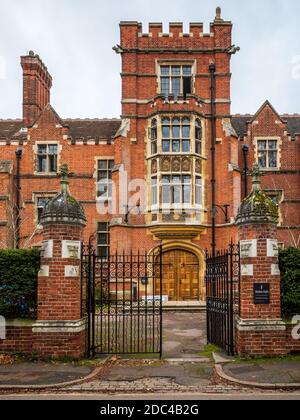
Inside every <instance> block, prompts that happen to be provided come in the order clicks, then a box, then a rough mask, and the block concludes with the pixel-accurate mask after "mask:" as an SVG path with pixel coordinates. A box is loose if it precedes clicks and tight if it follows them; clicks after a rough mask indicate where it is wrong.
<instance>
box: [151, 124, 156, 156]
mask: <svg viewBox="0 0 300 420" xmlns="http://www.w3.org/2000/svg"><path fill="white" fill-rule="evenodd" d="M150 139H151V154H152V155H155V154H156V153H157V120H156V119H155V118H154V119H153V120H152V121H151V129H150Z"/></svg>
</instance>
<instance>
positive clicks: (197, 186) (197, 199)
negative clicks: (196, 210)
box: [195, 176, 202, 206]
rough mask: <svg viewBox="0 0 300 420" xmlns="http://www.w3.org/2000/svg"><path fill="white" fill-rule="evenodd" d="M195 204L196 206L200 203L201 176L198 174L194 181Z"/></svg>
mask: <svg viewBox="0 0 300 420" xmlns="http://www.w3.org/2000/svg"><path fill="white" fill-rule="evenodd" d="M195 204H196V205H197V206H201V205H202V178H201V177H200V176H196V182H195Z"/></svg>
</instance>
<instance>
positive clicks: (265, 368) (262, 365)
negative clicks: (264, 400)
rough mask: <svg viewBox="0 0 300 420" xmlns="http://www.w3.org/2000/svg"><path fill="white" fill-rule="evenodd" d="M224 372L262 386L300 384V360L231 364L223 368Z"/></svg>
mask: <svg viewBox="0 0 300 420" xmlns="http://www.w3.org/2000/svg"><path fill="white" fill-rule="evenodd" d="M223 370H224V372H225V373H226V374H227V375H229V376H231V377H233V378H235V379H239V380H241V381H249V382H257V383H260V384H264V383H269V384H287V385H288V384H291V383H293V384H295V383H299V384H300V357H299V360H273V361H272V360H271V359H270V360H264V361H263V362H260V361H259V360H258V361H254V362H241V363H230V364H226V365H224V366H223Z"/></svg>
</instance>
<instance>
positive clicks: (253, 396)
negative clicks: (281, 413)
mask: <svg viewBox="0 0 300 420" xmlns="http://www.w3.org/2000/svg"><path fill="white" fill-rule="evenodd" d="M145 399H146V400H147V401H159V400H162V401H178V400H183V401H188V400H193V401H195V400H196V401H205V400H208V401H210V400H211V401H214V400H227V401H228V400H252V401H254V400H271V401H276V400H282V401H284V400H285V401H293V400H296V401H299V400H300V393H299V392H295V393H285V392H284V393H270V394H268V393H254V392H253V393H249V394H240V395H237V394H226V395H219V394H218V395H214V394H178V393H176V394H168V395H166V394H147V395H135V394H130V395H121V394H118V395H101V394H99V393H98V394H82V393H81V394H68V395H63V394H39V395H36V394H15V395H0V401H1V400H2V401H4V400H6V401H7V400H12V401H15V400H37V401H38V400H47V401H55V400H71V401H72V400H73V401H74V400H75V401H76V400H79V401H84V400H91V401H97V400H98V401H120V400H121V401H143V400H145Z"/></svg>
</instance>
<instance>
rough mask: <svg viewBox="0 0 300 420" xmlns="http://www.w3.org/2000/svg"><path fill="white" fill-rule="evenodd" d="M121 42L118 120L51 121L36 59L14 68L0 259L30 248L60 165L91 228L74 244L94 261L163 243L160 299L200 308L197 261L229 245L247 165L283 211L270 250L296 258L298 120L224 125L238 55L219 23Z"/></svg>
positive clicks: (129, 27) (263, 118)
mask: <svg viewBox="0 0 300 420" xmlns="http://www.w3.org/2000/svg"><path fill="white" fill-rule="evenodd" d="M120 29H121V41H120V45H118V46H117V47H115V51H116V52H117V53H119V54H120V57H121V59H122V73H121V75H122V117H121V119H111V120H107V119H103V120H101V119H99V120H97V119H96V120H80V119H76V120H71V119H68V120H65V119H61V118H60V117H59V116H58V115H57V113H56V112H55V110H54V109H53V108H52V107H51V102H50V90H51V86H52V78H51V76H50V74H49V72H48V70H47V68H46V67H45V65H44V64H43V62H42V60H41V59H40V57H39V56H37V55H35V54H34V53H33V52H30V53H29V55H28V56H24V57H21V65H22V69H23V86H24V88H23V118H22V119H20V120H0V247H1V248H5V247H14V246H19V247H31V246H39V245H40V242H41V227H40V225H39V218H40V215H41V212H42V210H43V207H44V205H45V202H46V201H47V199H48V198H49V197H52V196H53V195H55V194H56V192H57V191H58V190H59V179H58V178H57V172H58V169H59V167H60V165H62V164H64V163H67V164H68V165H69V168H70V170H71V171H72V172H73V175H72V177H71V181H70V188H71V192H72V194H73V195H74V197H76V199H78V200H79V201H80V202H81V203H82V205H83V207H84V209H85V213H86V217H87V221H88V223H87V227H86V229H85V233H84V235H85V241H86V242H91V243H93V244H94V245H95V246H97V249H98V252H99V254H100V255H107V254H108V253H109V252H110V253H112V252H115V251H116V250H118V251H123V250H125V251H129V250H131V249H132V250H138V249H139V250H146V251H147V252H153V251H154V250H155V249H156V247H158V246H159V245H160V244H161V243H162V244H163V251H164V258H165V260H164V261H165V263H166V267H167V268H166V269H165V270H164V279H163V287H164V294H165V295H168V296H169V299H170V300H175V301H176V300H199V299H201V298H203V297H204V269H205V261H204V260H205V258H204V256H205V249H207V248H210V247H211V244H212V243H214V242H215V245H216V247H217V248H224V247H227V245H228V243H229V242H230V240H231V239H233V240H237V229H236V226H235V217H236V214H237V209H238V207H239V205H240V203H241V200H242V199H243V198H244V196H245V194H246V193H247V190H248V191H249V189H250V184H251V182H250V179H249V180H247V175H245V174H246V173H247V168H251V167H252V165H253V163H254V162H255V161H257V162H258V163H259V165H260V167H261V170H262V171H263V172H264V173H265V176H264V177H263V180H262V183H263V188H264V190H265V191H267V192H268V194H270V195H271V196H272V197H273V198H274V200H276V201H277V202H278V204H279V206H280V222H279V226H278V228H279V236H280V240H281V242H282V243H283V244H284V245H285V246H289V245H292V246H299V244H300V182H299V181H300V176H299V170H300V115H279V114H278V113H277V112H276V110H275V109H274V108H273V107H272V105H271V104H270V103H269V102H266V103H265V104H264V105H263V106H262V107H261V108H260V109H259V110H258V112H257V113H256V114H255V115H232V114H231V92H230V83H231V68H230V62H231V58H232V55H233V54H234V53H235V52H236V51H237V49H236V47H235V46H233V45H232V40H231V33H232V24H231V22H227V21H224V20H223V19H222V18H221V15H220V11H219V10H217V15H216V18H215V20H214V22H213V23H212V24H211V26H210V33H208V34H206V33H204V32H203V24H202V23H191V24H190V32H189V33H188V34H185V33H183V29H182V24H181V23H171V24H170V29H169V33H167V34H165V33H163V30H162V24H161V23H150V25H149V32H148V33H143V30H142V26H141V24H139V23H138V22H121V24H120ZM236 59H238V58H236ZM245 146H248V147H245ZM214 155H215V159H214V158H213V156H214ZM213 162H214V163H215V164H214V165H213ZM111 181H112V182H111ZM246 185H247V186H246ZM213 187H214V189H215V193H213ZM213 208H214V209H215V211H212V209H213ZM105 209H106V210H105ZM213 225H214V226H215V229H213ZM213 231H214V232H215V240H214V237H213Z"/></svg>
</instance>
